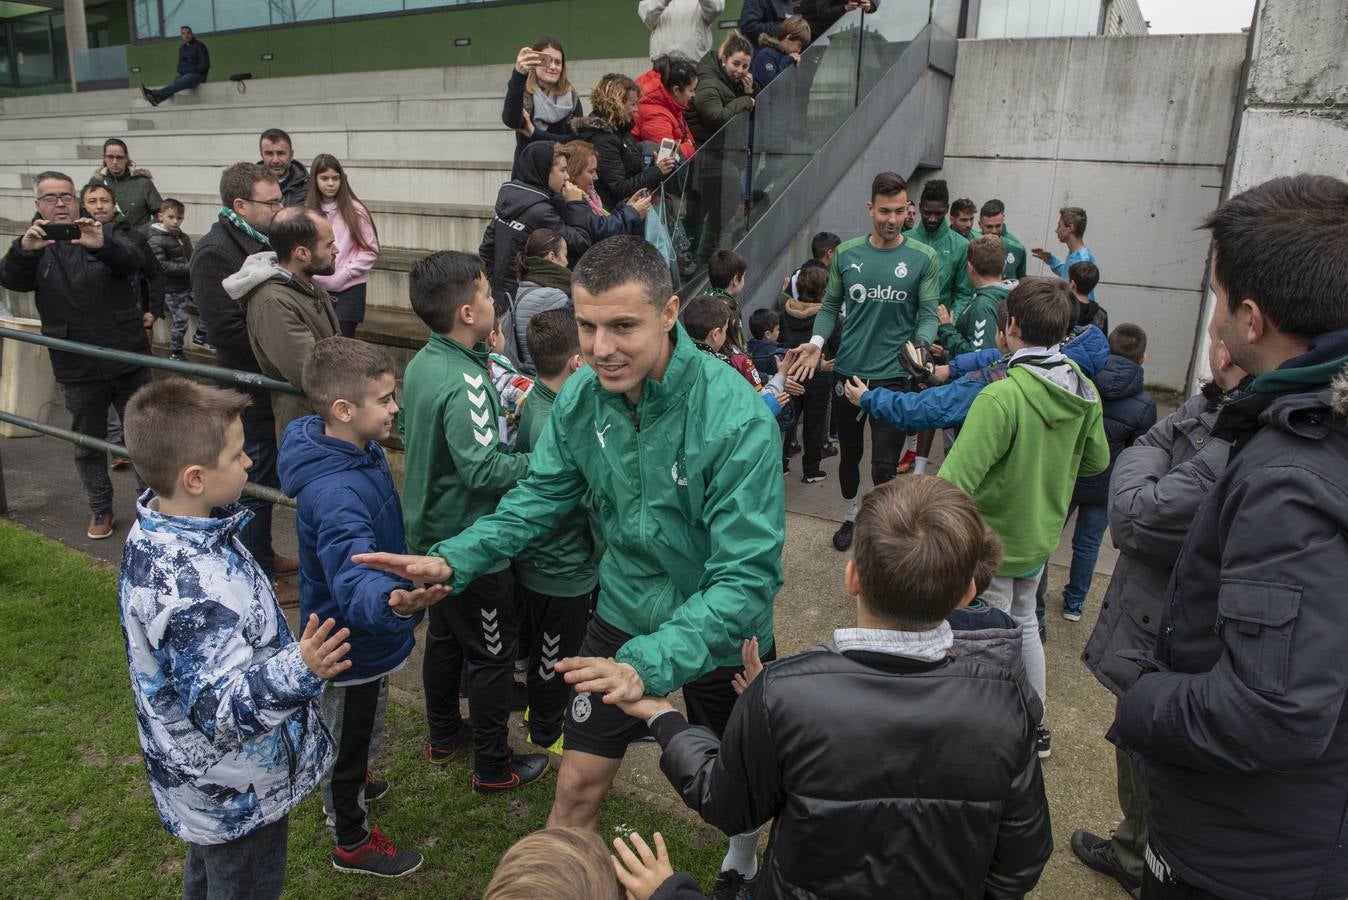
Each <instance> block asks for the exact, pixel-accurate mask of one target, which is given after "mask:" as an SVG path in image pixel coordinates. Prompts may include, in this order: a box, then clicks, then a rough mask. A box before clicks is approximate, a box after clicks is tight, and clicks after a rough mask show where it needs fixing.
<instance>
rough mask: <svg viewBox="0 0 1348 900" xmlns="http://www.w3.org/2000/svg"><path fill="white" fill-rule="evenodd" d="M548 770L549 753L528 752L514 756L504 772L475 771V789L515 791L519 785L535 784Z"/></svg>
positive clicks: (479, 790)
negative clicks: (483, 772)
mask: <svg viewBox="0 0 1348 900" xmlns="http://www.w3.org/2000/svg"><path fill="white" fill-rule="evenodd" d="M547 771H548V755H547V754H546V753H526V754H524V755H523V756H512V757H511V758H510V765H508V766H506V769H505V771H504V772H502V773H499V774H480V773H478V772H474V773H473V790H475V791H477V792H478V793H479V794H497V793H500V792H502V791H513V790H514V789H515V788H517V787H524V785H526V784H533V783H534V782H535V781H537V780H538V779H540V778H542V777H543V776H544V774H546V773H547Z"/></svg>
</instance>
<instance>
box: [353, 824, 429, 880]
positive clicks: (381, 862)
mask: <svg viewBox="0 0 1348 900" xmlns="http://www.w3.org/2000/svg"><path fill="white" fill-rule="evenodd" d="M421 862H422V856H421V854H420V853H413V852H412V851H411V850H400V849H398V848H397V847H395V846H393V842H392V841H390V840H389V839H388V838H386V837H384V836H383V835H382V834H380V833H379V829H378V828H373V829H371V830H370V836H369V837H368V838H366V839H365V843H363V844H360V845H358V846H355V847H352V848H351V849H350V850H343V849H342V848H341V847H337V848H336V849H334V850H333V851H332V867H333V868H334V869H336V870H337V871H339V872H354V873H356V874H358V875H378V876H379V877H380V878H402V877H403V876H404V875H411V874H412V873H413V872H415V871H416V870H417V869H419V868H421Z"/></svg>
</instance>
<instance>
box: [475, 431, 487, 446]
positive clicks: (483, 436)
mask: <svg viewBox="0 0 1348 900" xmlns="http://www.w3.org/2000/svg"><path fill="white" fill-rule="evenodd" d="M473 437H474V438H476V439H477V442H478V443H479V444H481V445H482V446H484V447H485V446H487V445H488V444H490V443H491V432H490V431H474V432H473Z"/></svg>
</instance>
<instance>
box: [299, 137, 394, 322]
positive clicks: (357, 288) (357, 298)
mask: <svg viewBox="0 0 1348 900" xmlns="http://www.w3.org/2000/svg"><path fill="white" fill-rule="evenodd" d="M304 205H305V206H307V207H309V208H310V209H316V210H319V211H320V212H322V213H323V215H325V216H327V217H328V224H329V225H331V226H332V236H333V238H334V239H336V241H337V270H336V271H335V272H333V273H332V274H331V275H315V276H314V283H315V284H317V285H318V286H319V287H321V288H323V289H324V290H325V291H327V292H328V293H329V294H331V295H332V299H333V300H334V301H335V303H336V307H337V323H338V325H340V326H341V330H342V336H343V337H355V336H356V327H357V326H358V325H360V323H361V322H363V321H365V285H366V282H367V281H369V278H370V270H371V269H373V268H374V264H375V260H377V259H378V258H379V234H378V232H376V231H375V227H374V219H372V218H371V217H370V211H369V210H367V209H366V208H365V204H364V203H361V202H360V200H359V199H357V197H356V194H355V191H353V190H351V184H350V182H348V181H347V179H346V172H345V171H344V170H343V169H342V164H341V163H340V162H338V161H337V157H335V156H333V155H332V154H330V153H320V154H318V155H317V156H315V157H314V161H313V164H312V165H311V166H309V193H308V195H307V196H306V197H305V198H304Z"/></svg>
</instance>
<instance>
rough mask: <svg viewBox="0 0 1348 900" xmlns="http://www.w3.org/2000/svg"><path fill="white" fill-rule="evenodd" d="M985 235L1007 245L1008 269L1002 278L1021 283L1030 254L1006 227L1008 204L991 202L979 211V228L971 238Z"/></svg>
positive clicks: (998, 201) (994, 200) (971, 234)
mask: <svg viewBox="0 0 1348 900" xmlns="http://www.w3.org/2000/svg"><path fill="white" fill-rule="evenodd" d="M985 234H995V235H997V236H998V237H1000V238H1001V239H1002V243H1003V244H1005V245H1006V269H1005V270H1004V271H1003V272H1002V277H1003V278H1004V279H1006V280H1007V281H1019V280H1020V279H1022V278H1024V277H1025V261H1026V257H1028V256H1029V253H1028V251H1026V249H1025V245H1024V244H1022V243H1021V242H1020V239H1019V238H1017V237H1016V236H1015V235H1014V234H1012V233H1011V229H1010V228H1007V227H1006V204H1004V203H1002V201H1000V200H996V199H993V200H989V201H988V202H987V203H984V204H983V208H982V209H980V210H979V211H978V227H977V228H975V229H974V230H973V231H971V232H970V236H971V238H974V237H979V236H981V235H985Z"/></svg>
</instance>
